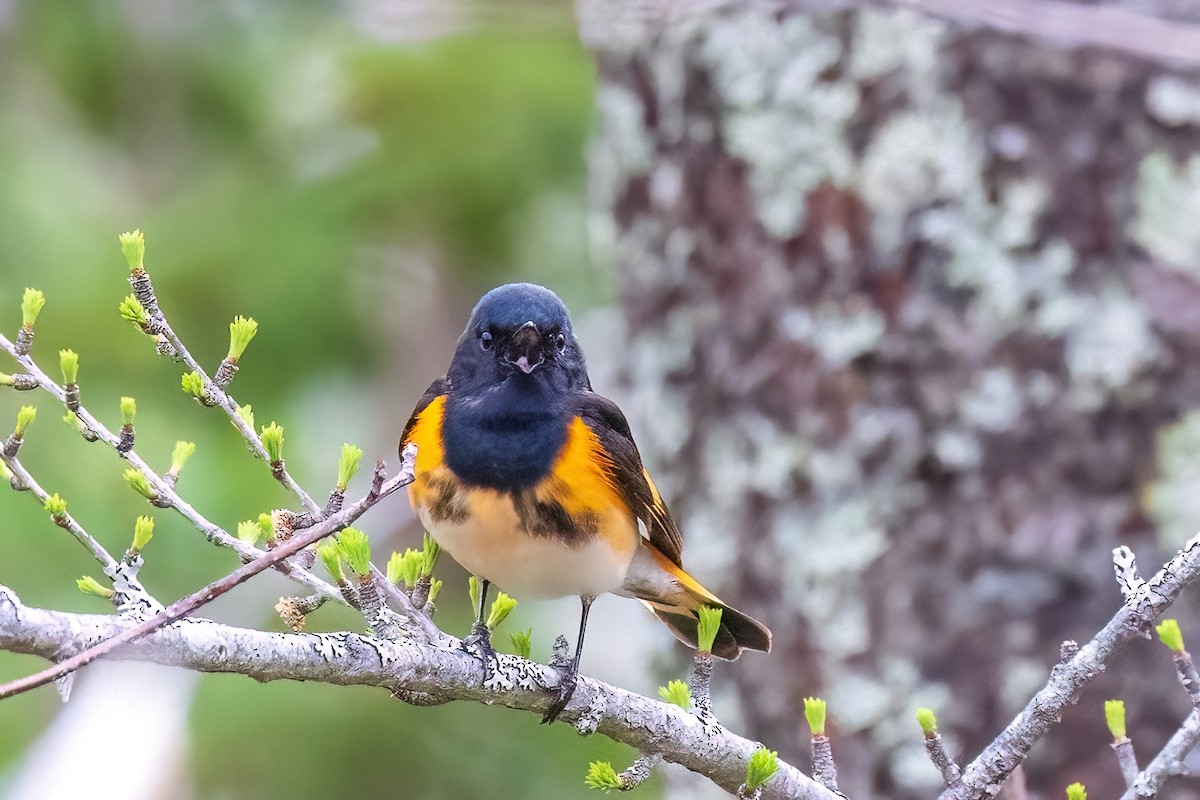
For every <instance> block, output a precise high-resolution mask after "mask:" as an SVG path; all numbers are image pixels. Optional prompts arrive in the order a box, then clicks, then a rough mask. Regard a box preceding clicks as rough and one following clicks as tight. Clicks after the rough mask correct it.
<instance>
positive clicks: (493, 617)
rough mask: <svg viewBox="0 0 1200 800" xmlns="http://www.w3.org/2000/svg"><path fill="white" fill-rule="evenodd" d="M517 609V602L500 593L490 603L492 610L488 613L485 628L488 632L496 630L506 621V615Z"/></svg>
mask: <svg viewBox="0 0 1200 800" xmlns="http://www.w3.org/2000/svg"><path fill="white" fill-rule="evenodd" d="M516 607H517V601H516V600H514V599H513V598H511V597H509V596H508V595H506V594H505V593H504V592H500V593H499V594H497V595H496V599H495V600H493V601H492V609H491V611H489V612H488V618H487V626H488V630H492V631H494V630H496V628H499V627H500V625H501V624H503V622H504V620H506V619H508V615H509V614H511V613H512V611H513V609H514V608H516Z"/></svg>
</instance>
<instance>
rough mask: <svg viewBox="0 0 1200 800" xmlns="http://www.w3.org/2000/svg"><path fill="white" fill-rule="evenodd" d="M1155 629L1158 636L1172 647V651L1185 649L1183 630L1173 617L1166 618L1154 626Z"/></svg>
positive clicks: (1178, 651) (1180, 651)
mask: <svg viewBox="0 0 1200 800" xmlns="http://www.w3.org/2000/svg"><path fill="white" fill-rule="evenodd" d="M1154 630H1155V631H1157V632H1158V638H1159V639H1160V640H1161V641H1162V643H1163V644H1165V645H1166V646H1167V647H1169V648H1171V652H1172V653H1182V652H1184V650H1183V631H1181V630H1179V623H1178V622H1177V621H1176V620H1173V619H1164V620H1163V621H1162V622H1161V623H1160V624H1158V625H1155V626H1154Z"/></svg>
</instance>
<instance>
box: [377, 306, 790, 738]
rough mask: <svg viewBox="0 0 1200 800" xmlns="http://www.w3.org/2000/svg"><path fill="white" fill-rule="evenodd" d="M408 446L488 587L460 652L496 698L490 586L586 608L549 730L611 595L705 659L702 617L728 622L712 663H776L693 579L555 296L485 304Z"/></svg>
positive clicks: (415, 487) (750, 629) (445, 544)
mask: <svg viewBox="0 0 1200 800" xmlns="http://www.w3.org/2000/svg"><path fill="white" fill-rule="evenodd" d="M409 444H414V445H416V447H417V453H416V458H415V463H414V476H415V477H414V480H413V482H412V483H411V484H410V485H409V487H408V495H409V502H410V504H411V506H412V508H413V509H414V511H415V512H416V514H417V516H418V517H419V518H420V520H421V522H422V524H423V525H424V526H425V529H426V530H427V531H428V532H429V534H430V535H431V536H432V537H433V538H434V539H435V540H436V541H437V543H438V544H439V545H440V546H441V548H442V549H443V550H444V551H445V552H447V553H449V554H450V556H451V557H452V558H454V560H455V561H457V562H458V563H459V564H460V565H461V566H463V567H464V568H465V569H466V570H468V571H469V572H471V573H472V574H473V575H475V576H476V577H477V578H478V579H479V581H480V586H481V591H480V592H479V607H478V608H477V609H476V610H475V611H476V616H475V622H474V625H473V627H472V631H471V634H470V635H469V636H468V637H466V638H465V639H464V640H463V642H464V647H466V648H467V649H468V650H469V651H471V652H474V653H476V654H478V656H479V657H480V658H481V660H482V662H483V669H484V682H485V683H486V682H487V680H488V679H489V676H490V675H491V674H492V670H493V668H494V665H495V664H496V654H495V650H494V649H493V648H492V645H491V642H490V639H489V631H488V628H487V625H486V624H485V623H484V608H485V607H486V603H487V595H488V588H489V587H490V586H491V585H492V584H496V585H497V586H498V587H499V588H500V589H501V590H503V591H505V592H507V593H509V594H511V595H513V596H516V597H518V598H522V597H530V598H556V597H567V596H572V595H575V596H578V597H579V598H580V602H581V606H582V611H581V613H580V621H579V633H578V637H577V639H576V645H575V656H574V658H573V659H572V660H571V661H570V662H568V663H567V664H566V665H565V666H561V665H560V668H559V669H560V680H559V682H558V686H557V687H556V688H557V694H556V695H555V696H554V698H553V699H552V702H551V703H550V705H549V707H548V709H547V710H546V712H545V713H544V715H543V718H542V721H543V722H546V723H549V722H553V721H554V720H555V719H556V718H557V717H558V715H559V714H560V713H561V712H562V710H563V709H564V708H565V707H566V705H567V703H568V702H569V701H570V699H571V697H572V695H573V693H574V691H575V687H576V684H577V678H578V675H579V663H580V658H581V656H582V654H583V640H584V634H585V632H586V629H587V619H588V611H589V610H590V608H591V605H592V602H593V601H594V600H595V599H596V597H597V596H599V595H602V594H605V593H613V594H616V595H622V596H625V597H632V598H636V599H638V600H640V601H642V603H644V604H645V605H646V606H647V607H648V608H649V609H650V610H651V611H652V612H653V613H654V614H655V616H657V617H658V619H660V620H661V621H662V622H663V623H665V624H666V626H667V627H668V628H669V629H670V631H671V632H672V633H673V634H674V635H675V637H676V638H678V639H679V640H680V641H682V642H684V643H685V644H687V645H690V646H691V647H693V648H695V647H697V644H698V642H697V620H698V616H697V615H698V610H699V609H700V608H701V607H704V606H709V607H713V608H720V609H722V615H721V624H720V629H719V631H718V633H717V637H716V640H715V642H714V644H713V647H712V653H713V655H715V656H717V657H720V658H723V659H729V660H732V659H735V658H737V657H738V656H739V655H740V654H741V653H742V651H743V650H745V649H752V650H759V651H763V652H769V651H770V649H771V631H770V630H769V629H768V628H767V627H766V626H765V625H763V624H762V623H761V622H758V621H757V620H755V619H753V618H752V617H750V616H748V615H746V614H743V613H742V612H740V611H738V610H737V609H735V608H733V607H731V606H729V605H728V604H726V603H724V602H722V601H721V600H720V599H719V598H718V597H717V596H716V595H714V594H713V593H712V592H710V591H708V590H707V589H705V588H704V587H703V586H702V585H701V584H700V582H699V581H697V580H696V579H695V578H693V577H692V576H691V575H689V574H688V573H687V572H686V571H685V570H684V569H683V564H682V560H681V551H682V548H683V539H682V537H681V535H680V531H679V528H678V526H677V525H676V523H675V521H674V519H673V518H672V516H671V513H670V511H669V510H668V509H667V506H666V504H665V503H664V502H663V498H662V495H661V494H660V493H659V491H658V489H657V488H656V487H655V485H654V482H653V481H652V480H651V479H650V474H649V472H647V471H646V469H645V467H644V466H643V465H642V459H641V456H640V455H639V453H638V448H637V445H636V444H635V443H634V440H633V435H632V433H631V432H630V428H629V423H628V422H627V421H626V418H625V415H624V414H623V413H622V412H621V409H620V408H618V406H617V405H616V404H615V403H614V402H613V401H611V400H609V399H608V398H606V397H603V396H602V395H600V394H597V393H596V392H595V391H593V390H592V385H591V380H590V379H589V377H588V372H587V365H586V362H585V359H584V355H583V352H582V350H581V349H580V346H579V342H578V340H577V339H576V337H575V333H574V330H573V328H572V325H571V319H570V315H569V313H568V311H567V307H566V305H565V304H564V303H563V301H562V300H561V299H559V297H558V295H556V294H555V293H554V292H553V291H551V290H550V289H547V288H545V287H543V286H539V285H536V284H532V283H512V284H506V285H504V286H500V287H498V288H495V289H493V290H491V291H489V292H488V293H487V294H485V295H484V296H483V297H482V298H481V299H480V300H479V302H478V303H477V304H476V305H475V308H474V310H473V311H472V312H471V315H470V318H469V320H468V322H467V326H466V328H465V330H464V331H463V333H462V335H461V336H460V337H459V339H458V342H457V344H456V345H455V348H454V353H453V356H452V358H451V360H450V366H449V368H448V369H447V371H446V374H445V375H443V376H442V377H440V378H438V379H437V380H435V381H433V383H432V384H431V385H430V386H429V389H428V390H427V391H426V392H425V394H424V395H423V396H422V397H421V398H420V400H419V401H418V402H417V404H416V408H415V409H414V410H413V412H412V415H411V417H410V418H409V421H408V424H407V425H406V426H405V427H404V432H403V433H402V434H401V437H400V450H401V452H403V451H404V449H405V447H406V446H408V445H409Z"/></svg>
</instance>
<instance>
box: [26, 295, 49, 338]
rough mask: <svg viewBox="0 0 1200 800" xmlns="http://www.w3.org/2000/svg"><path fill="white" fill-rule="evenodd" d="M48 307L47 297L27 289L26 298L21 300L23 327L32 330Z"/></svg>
mask: <svg viewBox="0 0 1200 800" xmlns="http://www.w3.org/2000/svg"><path fill="white" fill-rule="evenodd" d="M45 305H46V295H44V294H42V293H41V292H40V291H39V290H37V289H26V290H25V295H24V297H22V298H21V325H22V327H25V328H32V327H33V326H34V323H36V322H37V318H38V314H40V313H42V308H43V307H44V306H45Z"/></svg>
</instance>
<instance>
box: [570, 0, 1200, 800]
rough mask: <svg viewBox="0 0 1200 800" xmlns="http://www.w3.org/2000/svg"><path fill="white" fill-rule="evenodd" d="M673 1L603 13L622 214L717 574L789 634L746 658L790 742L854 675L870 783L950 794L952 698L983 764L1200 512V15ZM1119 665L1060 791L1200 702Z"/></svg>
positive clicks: (655, 425)
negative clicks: (1190, 702) (1125, 576)
mask: <svg viewBox="0 0 1200 800" xmlns="http://www.w3.org/2000/svg"><path fill="white" fill-rule="evenodd" d="M920 4H922V5H926V6H935V5H939V4H937V3H934V2H924V3H920ZM658 5H662V6H663V7H662V8H659V7H656V4H655V3H646V2H635V0H582V2H581V4H580V8H579V11H580V20H581V28H582V31H583V36H584V39H585V41H586V42H587V43H588V45H589V46H590V47H592V48H593V49H594V50H595V52H596V54H597V58H598V62H599V74H600V87H599V94H598V103H599V108H600V129H599V132H598V134H597V137H596V140H595V142H594V146H593V151H592V158H591V163H592V192H593V200H594V221H593V226H592V227H593V229H594V230H595V231H597V232H598V242H597V243H598V244H599V245H600V247H601V251H600V252H601V254H602V256H603V257H606V258H610V259H612V260H613V261H615V263H616V264H617V265H618V268H619V272H620V276H621V278H620V287H621V303H622V309H623V315H624V318H625V321H626V323H627V325H626V330H625V332H624V333H623V334H622V336H623V337H624V338H623V340H622V341H621V342H620V344H618V345H616V346H617V347H620V348H621V351H622V353H623V354H624V356H623V358H622V360H621V363H622V364H623V373H622V374H621V376H620V377H621V378H622V379H623V386H624V391H625V395H624V398H623V401H624V405H625V408H626V411H627V412H628V413H629V416H630V419H631V423H632V426H633V430H634V433H635V435H637V436H638V439H639V442H640V444H641V447H642V449H643V455H644V456H645V458H646V461H647V462H648V464H649V465H650V467H651V471H652V472H653V473H654V474H655V476H656V479H657V481H658V482H659V487H660V489H662V491H663V493H664V495H666V496H667V498H668V501H669V502H670V503H671V505H672V508H673V510H674V511H675V514H676V515H677V517H678V518H679V521H680V523H681V527H682V529H683V531H684V536H685V541H686V543H687V546H686V548H685V551H684V559H685V564H687V566H688V567H689V569H691V570H692V571H694V572H695V573H696V574H698V575H699V576H700V577H701V578H702V579H703V580H705V582H706V583H710V584H712V585H713V588H714V589H716V590H718V592H719V593H721V594H722V595H723V596H724V597H725V598H726V599H727V600H729V601H730V602H732V603H734V604H735V605H738V606H739V607H741V608H742V609H744V610H745V611H747V612H749V613H752V614H754V615H756V616H758V617H759V618H761V619H763V620H764V621H766V622H767V623H768V624H769V625H770V626H771V627H772V628H773V629H774V632H775V652H774V653H773V654H772V655H770V656H765V657H760V656H757V655H754V654H752V655H749V656H747V657H746V658H745V659H743V660H742V661H741V662H739V663H738V664H736V665H735V666H730V667H725V668H723V669H720V670H719V671H718V674H717V677H716V682H717V684H718V686H719V685H720V684H725V685H726V686H727V687H728V686H730V685H734V686H736V699H737V701H738V702H737V703H736V708H737V709H739V713H740V714H741V715H742V716H743V717H744V720H745V724H746V731H745V732H746V734H747V735H749V736H751V737H752V738H758V739H760V740H762V741H763V742H764V743H766V744H768V746H770V747H772V748H778V749H779V750H780V754H781V756H782V755H786V757H788V758H789V759H799V760H803V759H802V758H800V755H801V754H802V753H805V752H807V748H808V743H807V738H808V732H807V728H806V727H805V724H804V720H803V714H802V698H803V697H805V696H806V695H816V696H822V697H824V698H826V699H827V700H828V701H829V709H830V718H831V727H832V736H833V747H834V755H835V758H836V760H837V762H838V764H839V768H840V774H839V779H840V782H841V786H842V789H843V791H845V792H846V793H847V794H848V795H849V796H851V797H856V798H867V797H872V796H880V795H882V796H887V797H889V798H906V797H917V796H926V797H927V796H929V793H930V791H931V789H934V788H936V786H937V785H938V783H939V776H938V774H937V772H936V770H935V769H934V768H933V766H932V765H931V764H930V763H929V762H928V760H927V759H926V757H925V754H924V748H923V744H922V740H921V737H920V734H919V731H918V729H917V726H916V723H915V721H914V720H913V711H914V709H915V707H916V706H918V705H927V706H931V707H933V708H934V709H935V710H936V711H937V712H938V713H939V716H940V719H941V722H942V724H943V726H944V728H945V730H946V732H947V733H948V734H949V735H950V739H951V742H952V744H956V745H957V747H958V749H959V750H960V751H965V753H966V754H968V755H970V754H973V753H975V752H977V751H978V749H979V748H980V747H981V746H982V745H983V744H984V743H986V742H987V741H990V740H991V739H992V738H993V737H994V736H995V735H996V734H997V733H998V732H999V730H1000V729H1001V728H1002V727H1003V726H1004V725H1005V724H1006V723H1007V722H1008V720H1009V719H1011V717H1012V715H1013V714H1015V713H1016V711H1017V710H1019V709H1020V707H1021V706H1022V705H1023V704H1024V703H1025V702H1026V701H1027V700H1028V698H1029V696H1030V695H1031V694H1032V692H1033V691H1034V690H1035V689H1036V688H1037V687H1038V686H1039V685H1040V684H1041V683H1042V682H1043V681H1044V680H1045V676H1046V673H1047V670H1048V668H1049V667H1050V666H1051V665H1052V664H1053V663H1054V662H1055V660H1056V659H1057V657H1058V651H1059V644H1060V642H1061V641H1062V640H1064V639H1071V638H1080V639H1084V638H1087V637H1089V636H1090V635H1091V634H1092V633H1093V632H1094V631H1095V630H1096V629H1097V628H1098V627H1099V626H1100V625H1101V624H1102V623H1103V621H1104V620H1106V619H1107V618H1108V617H1109V616H1110V615H1111V614H1112V612H1113V611H1114V610H1115V609H1116V607H1117V606H1118V605H1119V604H1120V602H1121V599H1120V595H1119V593H1118V591H1117V587H1116V586H1115V583H1114V581H1113V580H1112V569H1111V566H1110V553H1111V550H1112V548H1113V547H1114V546H1116V545H1117V544H1118V543H1127V544H1129V545H1131V546H1132V547H1134V548H1135V549H1138V550H1140V551H1141V552H1142V553H1143V556H1144V558H1145V559H1148V560H1147V562H1146V563H1158V558H1159V556H1160V554H1161V552H1163V551H1166V550H1169V549H1173V548H1174V547H1176V546H1177V545H1178V544H1180V543H1181V542H1182V541H1183V539H1184V538H1185V537H1186V536H1187V535H1190V533H1192V532H1193V530H1194V528H1196V527H1197V523H1198V522H1200V513H1198V512H1200V466H1196V464H1197V463H1200V413H1197V412H1196V410H1195V409H1196V408H1197V407H1198V406H1200V358H1198V356H1200V337H1198V336H1197V334H1200V224H1197V218H1198V217H1200V156H1197V157H1192V158H1190V159H1189V158H1188V155H1189V154H1190V153H1193V152H1197V146H1198V145H1200V124H1198V123H1200V81H1198V80H1197V71H1196V69H1197V64H1200V61H1198V60H1197V59H1200V32H1198V31H1200V28H1198V27H1196V26H1192V25H1189V24H1186V23H1177V24H1175V25H1173V26H1172V27H1170V28H1165V29H1164V28H1163V27H1161V23H1160V21H1159V20H1156V19H1154V18H1151V17H1147V16H1143V15H1142V14H1141V12H1139V11H1138V9H1144V8H1147V7H1152V6H1155V5H1164V4H1161V3H1159V4H1156V3H1154V2H1150V0H1147V2H1144V3H1140V4H1136V5H1135V4H1132V3H1130V4H1127V5H1128V6H1129V8H1124V7H1120V6H1113V5H1086V6H1085V5H1073V4H1067V3H1037V2H1029V0H1003V2H1000V3H993V4H989V5H987V6H986V7H985V6H983V5H979V6H976V5H975V4H961V5H958V4H945V6H944V10H945V13H946V14H952V15H954V16H955V17H956V19H950V18H949V17H938V16H931V15H925V14H922V13H917V12H914V11H911V10H900V9H895V8H889V7H878V8H871V9H848V8H837V7H833V6H832V5H831V4H828V3H825V4H821V7H819V8H817V4H816V3H811V2H810V3H808V4H806V5H807V7H804V6H803V5H802V4H800V3H788V4H768V3H712V4H709V7H708V8H707V9H705V10H704V11H703V12H700V11H697V10H696V7H695V5H694V4H693V5H690V6H687V4H658ZM1190 5H1195V4H1190ZM668 6H670V7H668ZM685 6H687V7H686V8H685ZM672 9H675V10H672ZM679 9H682V10H679ZM1130 9H1133V10H1130ZM1014 10H1015V11H1014ZM1031 10H1032V11H1033V12H1038V11H1043V12H1044V13H1043V14H1041V15H1038V14H1037V13H1034V14H1032V15H1031V14H1030V13H1029V12H1030V11H1031ZM1006 11H1013V12H1014V13H1009V14H1006V13H1005V12H1006ZM1019 11H1023V12H1024V13H1025V16H1024V17H1022V16H1021V15H1020V14H1019V13H1015V12H1019ZM1156 11H1158V12H1160V13H1163V14H1173V15H1175V16H1176V17H1179V16H1186V15H1187V14H1188V13H1194V11H1195V10H1194V9H1191V8H1190V7H1189V4H1187V3H1176V4H1174V5H1173V6H1172V7H1170V8H1166V7H1164V8H1161V9H1156ZM972 17H974V19H971V18H972ZM1026 23H1029V24H1031V25H1033V26H1035V27H1036V30H1031V31H1029V32H1022V31H1020V30H1019V28H1021V26H1022V25H1024V24H1026ZM1164 31H1165V32H1164ZM1042 34H1047V35H1053V36H1054V37H1055V40H1053V41H1052V40H1050V39H1048V38H1045V37H1043V36H1042ZM1188 37H1191V38H1188ZM1158 50H1161V51H1162V52H1169V53H1173V54H1174V55H1175V56H1176V57H1177V58H1181V59H1183V60H1184V61H1186V60H1187V58H1188V54H1189V53H1192V54H1194V55H1193V56H1192V59H1191V61H1190V62H1189V63H1184V61H1176V62H1175V63H1176V64H1177V65H1179V64H1182V66H1177V68H1176V69H1175V70H1174V71H1172V70H1171V69H1169V68H1168V67H1167V66H1166V65H1164V64H1162V63H1157V62H1156V60H1155V59H1154V58H1150V57H1148V56H1149V55H1151V54H1153V53H1155V52H1157V51H1158ZM1184 627H1185V629H1186V628H1187V627H1188V625H1187V622H1186V620H1185V625H1184ZM1193 627H1194V626H1193ZM1138 660H1141V661H1142V662H1143V664H1149V665H1151V666H1143V668H1142V669H1141V670H1140V674H1134V673H1135V672H1139V670H1137V669H1135V668H1134V667H1135V664H1134V662H1136V661H1138ZM1116 672H1117V674H1115V675H1109V676H1106V677H1105V678H1104V680H1103V681H1102V683H1101V684H1100V686H1099V688H1098V689H1097V690H1096V691H1095V692H1094V693H1093V694H1092V695H1089V696H1088V697H1087V698H1085V700H1084V702H1083V703H1082V704H1081V706H1080V707H1079V708H1078V709H1076V710H1075V711H1074V712H1073V713H1072V714H1071V715H1070V716H1068V717H1067V718H1066V719H1065V720H1064V722H1063V727H1062V728H1060V729H1059V730H1058V732H1057V733H1055V734H1054V735H1053V736H1052V737H1051V739H1050V740H1048V742H1047V743H1045V744H1044V745H1043V746H1042V747H1041V748H1039V750H1038V751H1035V757H1034V758H1033V759H1032V763H1031V764H1030V769H1031V772H1030V785H1031V788H1033V789H1042V790H1046V791H1050V792H1053V793H1054V796H1057V793H1058V792H1060V791H1061V790H1062V786H1064V785H1065V784H1066V783H1069V782H1071V781H1073V780H1083V781H1085V782H1087V781H1088V779H1089V778H1091V779H1092V781H1093V782H1095V785H1096V786H1097V787H1101V786H1117V785H1119V781H1120V777H1119V773H1118V771H1117V766H1116V762H1115V760H1114V759H1113V758H1112V755H1111V753H1110V752H1109V750H1108V747H1107V742H1108V741H1109V737H1108V733H1107V731H1106V730H1105V729H1104V725H1103V722H1102V720H1103V716H1102V713H1101V712H1102V709H1101V702H1102V700H1104V699H1105V698H1106V697H1108V696H1114V694H1118V695H1120V696H1124V697H1125V698H1126V699H1127V700H1128V701H1130V704H1131V712H1130V713H1131V723H1130V724H1131V735H1132V736H1133V737H1134V741H1135V742H1136V743H1138V745H1139V748H1141V747H1145V748H1146V750H1147V752H1153V750H1155V749H1157V747H1158V746H1159V745H1160V744H1161V742H1162V740H1163V739H1165V737H1166V736H1167V735H1168V734H1169V733H1170V732H1171V731H1172V730H1174V728H1175V727H1176V725H1177V724H1178V722H1179V720H1180V719H1181V718H1182V717H1183V716H1184V714H1185V713H1186V710H1187V707H1188V706H1187V702H1186V698H1185V697H1184V696H1183V694H1182V692H1180V691H1179V690H1178V687H1177V686H1176V685H1175V684H1174V678H1173V673H1172V670H1171V667H1170V664H1169V659H1168V657H1167V655H1166V653H1165V651H1163V652H1161V653H1160V652H1158V651H1156V650H1152V649H1150V645H1148V644H1147V645H1146V647H1145V648H1143V649H1136V650H1135V652H1133V653H1131V655H1128V656H1126V657H1125V660H1124V661H1122V662H1121V663H1119V664H1118V668H1117V670H1116ZM1147 676H1152V677H1151V678H1150V680H1146V677H1147ZM730 706H731V702H730V698H726V700H725V702H724V704H723V705H722V701H721V700H720V699H718V710H719V711H720V710H721V709H722V707H724V708H725V709H726V711H725V714H726V716H731V710H730ZM953 749H954V747H952V750H953Z"/></svg>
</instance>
